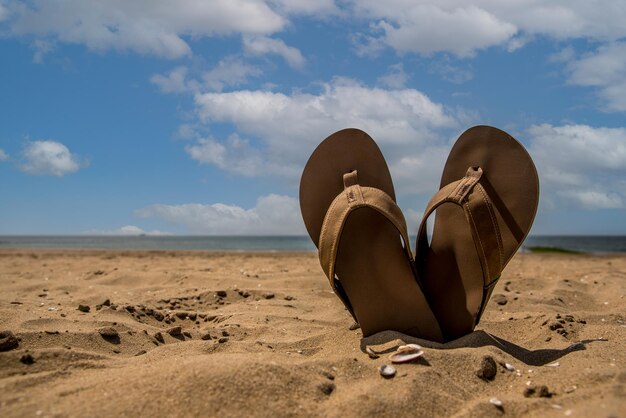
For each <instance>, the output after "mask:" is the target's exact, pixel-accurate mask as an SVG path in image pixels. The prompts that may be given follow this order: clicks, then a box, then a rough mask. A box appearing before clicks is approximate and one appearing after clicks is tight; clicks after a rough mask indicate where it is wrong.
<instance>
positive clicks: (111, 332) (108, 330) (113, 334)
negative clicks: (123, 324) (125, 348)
mask: <svg viewBox="0 0 626 418" xmlns="http://www.w3.org/2000/svg"><path fill="white" fill-rule="evenodd" d="M98 333H99V334H100V335H102V338H105V339H113V338H119V337H120V334H119V333H118V332H117V330H116V329H115V328H113V327H103V328H99V329H98Z"/></svg>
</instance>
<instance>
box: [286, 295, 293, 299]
mask: <svg viewBox="0 0 626 418" xmlns="http://www.w3.org/2000/svg"><path fill="white" fill-rule="evenodd" d="M285 300H294V297H293V296H289V295H287V296H285Z"/></svg>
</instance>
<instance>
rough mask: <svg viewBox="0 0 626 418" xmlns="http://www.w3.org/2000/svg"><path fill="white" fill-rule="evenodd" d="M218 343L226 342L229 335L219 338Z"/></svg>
mask: <svg viewBox="0 0 626 418" xmlns="http://www.w3.org/2000/svg"><path fill="white" fill-rule="evenodd" d="M217 342H218V343H220V344H224V343H227V342H228V337H222V338H220V339H219V340H217Z"/></svg>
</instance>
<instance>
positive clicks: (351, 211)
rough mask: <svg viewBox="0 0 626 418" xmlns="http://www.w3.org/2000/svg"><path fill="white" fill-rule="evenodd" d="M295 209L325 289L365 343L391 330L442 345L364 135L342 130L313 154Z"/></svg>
mask: <svg viewBox="0 0 626 418" xmlns="http://www.w3.org/2000/svg"><path fill="white" fill-rule="evenodd" d="M300 209H301V211H302V217H303V218H304V223H305V225H306V228H307V230H308V232H309V235H310V236H311V239H312V240H313V242H314V243H315V245H316V246H317V248H318V250H319V257H320V263H321V265H322V268H323V270H324V273H325V274H326V276H327V277H328V279H329V281H330V286H331V287H332V289H333V290H334V292H335V294H337V296H339V298H340V299H341V301H342V302H343V303H344V305H345V306H346V307H347V308H348V310H349V311H350V313H351V314H352V316H353V317H354V318H355V320H356V321H357V322H358V323H359V324H360V326H361V330H362V332H363V336H369V335H372V334H375V333H377V332H380V331H385V330H395V331H399V332H402V333H405V334H408V335H412V336H415V337H420V338H424V339H429V340H433V341H441V339H442V336H441V332H440V330H439V325H438V324H437V320H436V319H435V316H434V315H433V313H432V311H431V309H430V307H429V306H428V302H427V301H426V298H425V297H424V294H423V293H422V291H421V289H420V287H419V285H418V282H417V280H416V276H415V268H414V264H413V262H414V261H413V256H412V253H411V249H410V245H409V239H408V234H407V228H406V222H405V220H404V217H403V215H402V212H401V211H400V208H399V207H398V206H397V204H396V202H395V193H394V189H393V184H392V181H391V175H390V174H389V169H388V168H387V163H386V162H385V159H384V157H383V155H382V153H381V152H380V149H379V148H378V146H377V145H376V143H375V142H374V140H373V139H372V138H370V136H369V135H367V134H366V133H365V132H363V131H360V130H358V129H344V130H342V131H339V132H336V133H334V134H332V135H330V136H329V137H328V138H326V139H325V140H324V141H323V142H322V143H321V144H320V145H319V146H318V147H317V148H316V149H315V151H314V152H313V155H311V158H309V161H308V162H307V164H306V167H305V168H304V172H303V173H302V179H301V180H300Z"/></svg>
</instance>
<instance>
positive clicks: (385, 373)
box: [378, 364, 396, 379]
mask: <svg viewBox="0 0 626 418" xmlns="http://www.w3.org/2000/svg"><path fill="white" fill-rule="evenodd" d="M378 373H380V375H381V376H382V377H384V378H385V379H390V378H392V377H394V376H395V375H396V368H395V367H393V366H388V365H386V364H383V365H382V366H380V367H379V368H378Z"/></svg>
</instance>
